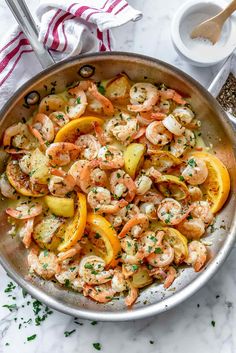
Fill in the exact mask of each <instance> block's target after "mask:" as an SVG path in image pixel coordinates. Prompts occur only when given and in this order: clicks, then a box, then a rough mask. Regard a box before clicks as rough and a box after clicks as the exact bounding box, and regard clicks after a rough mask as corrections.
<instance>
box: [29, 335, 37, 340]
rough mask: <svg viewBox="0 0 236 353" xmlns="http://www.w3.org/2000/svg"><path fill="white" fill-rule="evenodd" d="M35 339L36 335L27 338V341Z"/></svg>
mask: <svg viewBox="0 0 236 353" xmlns="http://www.w3.org/2000/svg"><path fill="white" fill-rule="evenodd" d="M36 337H37V335H36V334H34V335H32V336H29V337H27V341H33V340H34V339H35V338H36Z"/></svg>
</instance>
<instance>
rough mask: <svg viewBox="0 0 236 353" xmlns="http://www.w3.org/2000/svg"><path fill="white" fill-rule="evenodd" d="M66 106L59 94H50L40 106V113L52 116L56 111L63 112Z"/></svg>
mask: <svg viewBox="0 0 236 353" xmlns="http://www.w3.org/2000/svg"><path fill="white" fill-rule="evenodd" d="M64 106H65V101H64V99H63V98H62V97H60V96H59V95H57V94H49V95H48V96H46V97H44V98H43V99H42V100H41V102H40V104H39V113H43V114H50V113H52V112H54V111H57V110H59V111H61V110H63V108H64Z"/></svg>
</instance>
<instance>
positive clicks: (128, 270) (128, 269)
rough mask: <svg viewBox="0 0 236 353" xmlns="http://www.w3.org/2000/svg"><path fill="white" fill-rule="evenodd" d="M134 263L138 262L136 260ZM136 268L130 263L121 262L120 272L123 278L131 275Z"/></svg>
mask: <svg viewBox="0 0 236 353" xmlns="http://www.w3.org/2000/svg"><path fill="white" fill-rule="evenodd" d="M124 239H125V238H124ZM142 258H143V256H142ZM141 260H142V259H141ZM141 260H139V261H141ZM136 263H138V262H136ZM137 270H138V269H137V267H136V266H133V265H132V264H126V263H123V264H122V274H123V276H124V278H125V279H127V278H129V277H131V276H133V274H134V273H135V272H137Z"/></svg>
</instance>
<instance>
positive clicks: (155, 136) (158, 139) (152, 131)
mask: <svg viewBox="0 0 236 353" xmlns="http://www.w3.org/2000/svg"><path fill="white" fill-rule="evenodd" d="M146 138H147V139H148V140H149V141H150V142H151V143H152V144H154V145H158V146H165V145H166V144H168V143H169V142H170V141H171V140H172V133H171V132H170V131H168V130H167V129H166V128H165V126H164V125H163V123H162V122H161V121H154V122H153V123H151V124H150V125H148V127H147V128H146Z"/></svg>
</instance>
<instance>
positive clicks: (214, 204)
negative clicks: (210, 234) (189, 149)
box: [191, 152, 230, 213]
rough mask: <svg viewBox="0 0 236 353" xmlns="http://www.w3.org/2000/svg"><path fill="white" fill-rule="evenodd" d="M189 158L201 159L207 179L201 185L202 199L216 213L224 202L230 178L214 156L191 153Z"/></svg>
mask: <svg viewBox="0 0 236 353" xmlns="http://www.w3.org/2000/svg"><path fill="white" fill-rule="evenodd" d="M191 156H193V157H196V158H200V159H203V160H204V161H205V163H206V165H207V168H208V177H207V179H206V181H205V182H204V183H203V184H201V186H200V187H201V190H202V192H203V195H204V197H205V198H206V200H207V201H208V202H209V203H210V205H211V211H212V212H213V213H216V212H218V211H219V210H220V209H221V208H222V207H223V206H224V203H225V202H226V200H227V198H228V195H229V191H230V177H229V173H228V170H227V169H226V167H225V165H224V164H223V163H222V162H221V160H219V158H217V157H216V156H214V155H212V154H210V153H207V152H193V153H191Z"/></svg>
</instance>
